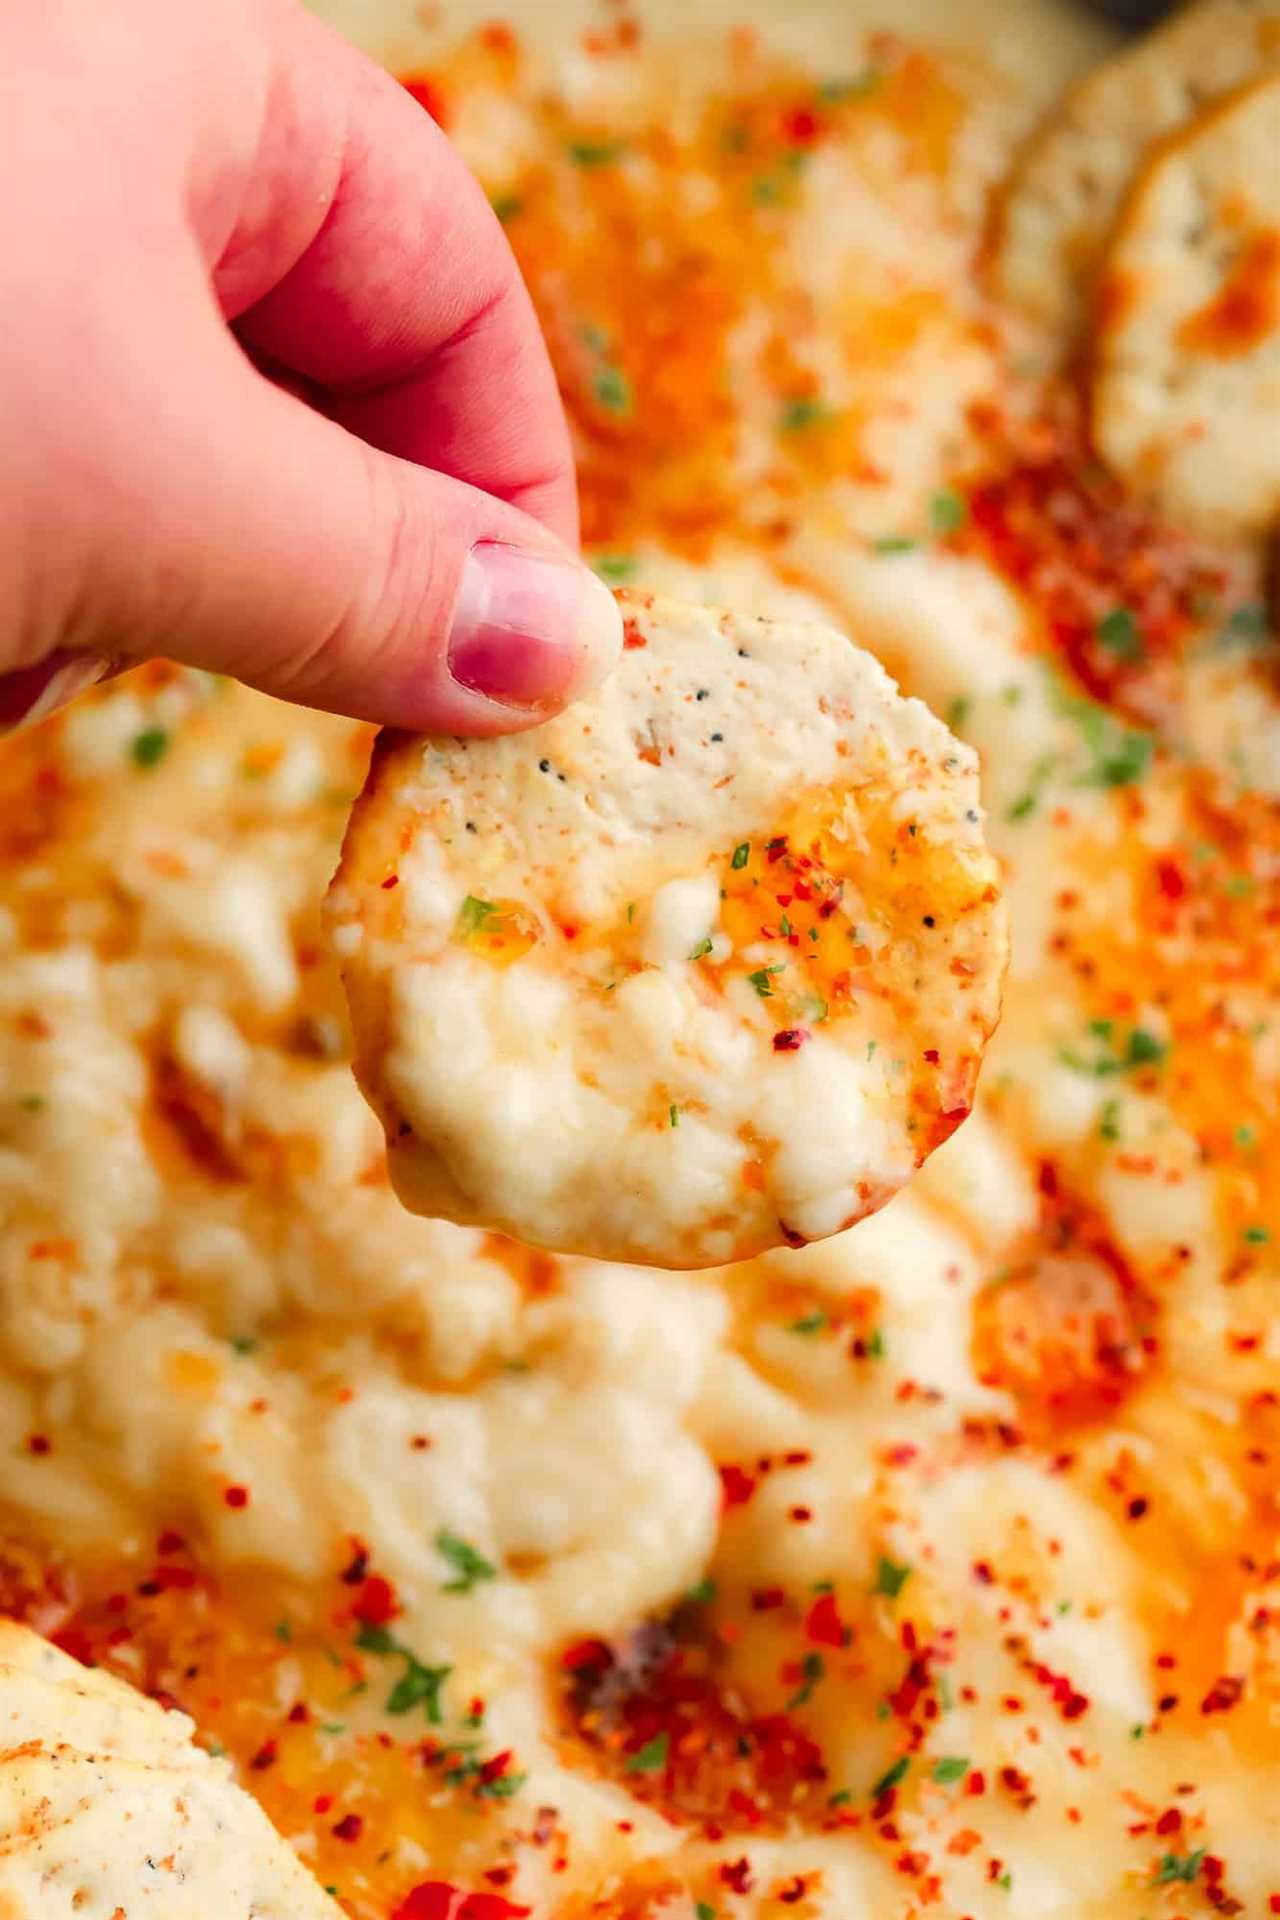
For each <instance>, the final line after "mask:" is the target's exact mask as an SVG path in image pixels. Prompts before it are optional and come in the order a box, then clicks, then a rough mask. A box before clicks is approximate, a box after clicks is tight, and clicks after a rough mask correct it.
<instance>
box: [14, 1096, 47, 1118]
mask: <svg viewBox="0 0 1280 1920" xmlns="http://www.w3.org/2000/svg"><path fill="white" fill-rule="evenodd" d="M18 1105H19V1106H20V1107H21V1108H22V1111H23V1112H24V1113H39V1111H40V1109H41V1107H42V1106H43V1105H44V1095H43V1094H42V1093H24V1094H21V1095H19V1098H18Z"/></svg>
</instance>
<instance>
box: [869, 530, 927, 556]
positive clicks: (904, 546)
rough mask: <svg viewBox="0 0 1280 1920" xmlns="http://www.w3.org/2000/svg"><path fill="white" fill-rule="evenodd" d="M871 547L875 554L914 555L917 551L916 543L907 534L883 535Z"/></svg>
mask: <svg viewBox="0 0 1280 1920" xmlns="http://www.w3.org/2000/svg"><path fill="white" fill-rule="evenodd" d="M871 546H872V551H873V552H875V553H914V552H915V550H916V542H915V541H914V540H913V539H912V538H911V536H910V534H906V533H886V534H882V535H881V537H880V539H879V540H873V541H872V543H871Z"/></svg>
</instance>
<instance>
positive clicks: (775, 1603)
mask: <svg viewBox="0 0 1280 1920" xmlns="http://www.w3.org/2000/svg"><path fill="white" fill-rule="evenodd" d="M786 1601H787V1596H786V1594H785V1593H784V1592H783V1590H782V1588H781V1587H757V1588H756V1590H755V1592H754V1593H753V1594H752V1596H751V1611H752V1612H753V1613H773V1612H775V1611H776V1610H777V1608H778V1607H782V1606H785V1605H786Z"/></svg>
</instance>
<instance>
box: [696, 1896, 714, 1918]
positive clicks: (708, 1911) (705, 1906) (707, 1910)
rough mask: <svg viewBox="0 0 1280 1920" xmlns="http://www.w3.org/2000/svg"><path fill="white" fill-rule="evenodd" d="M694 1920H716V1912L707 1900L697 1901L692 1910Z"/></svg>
mask: <svg viewBox="0 0 1280 1920" xmlns="http://www.w3.org/2000/svg"><path fill="white" fill-rule="evenodd" d="M693 1916H694V1920H716V1910H715V1908H714V1907H713V1906H712V1904H711V1902H710V1901H709V1900H699V1901H697V1902H696V1903H695V1905H694V1909H693Z"/></svg>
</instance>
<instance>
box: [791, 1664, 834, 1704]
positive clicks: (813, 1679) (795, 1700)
mask: <svg viewBox="0 0 1280 1920" xmlns="http://www.w3.org/2000/svg"><path fill="white" fill-rule="evenodd" d="M800 1672H801V1675H802V1684H801V1686H800V1688H799V1691H798V1692H796V1693H793V1694H792V1696H791V1698H790V1699H789V1700H788V1701H787V1704H786V1708H785V1711H786V1712H787V1713H794V1712H795V1709H796V1708H797V1707H804V1706H807V1705H808V1704H809V1702H810V1700H812V1698H813V1690H814V1688H815V1687H816V1686H817V1685H818V1683H819V1681H821V1680H825V1678H826V1674H827V1663H826V1661H825V1660H824V1659H823V1657H822V1655H821V1654H820V1653H806V1655H805V1657H804V1660H803V1662H802V1663H801V1667H800Z"/></svg>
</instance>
